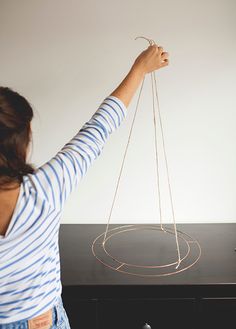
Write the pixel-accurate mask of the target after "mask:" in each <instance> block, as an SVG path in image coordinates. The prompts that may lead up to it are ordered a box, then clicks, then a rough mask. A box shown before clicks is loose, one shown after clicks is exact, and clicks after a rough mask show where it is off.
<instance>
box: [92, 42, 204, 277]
mask: <svg viewBox="0 0 236 329" xmlns="http://www.w3.org/2000/svg"><path fill="white" fill-rule="evenodd" d="M138 38H143V39H146V40H147V41H148V42H149V44H150V45H154V44H156V43H155V41H154V40H152V39H148V38H146V37H136V38H135V40H136V39H138ZM144 81H145V77H144V79H143V82H142V85H141V88H140V92H139V96H138V101H137V105H136V110H135V114H134V118H133V121H132V125H131V129H130V133H129V137H128V142H127V145H126V149H125V153H124V157H123V161H122V165H121V169H120V173H119V177H118V181H117V185H116V190H115V194H114V197H113V202H112V206H111V210H110V214H109V218H108V222H107V226H106V230H105V232H104V234H101V235H99V237H101V236H103V235H104V238H103V242H102V243H101V246H102V248H103V251H104V252H105V254H106V255H107V256H109V257H111V258H112V259H113V260H115V261H117V262H118V263H120V264H121V265H120V266H118V268H116V270H117V271H118V270H119V269H120V268H121V267H122V266H130V267H139V268H146V269H147V268H156V269H160V268H166V267H170V266H173V265H175V269H176V270H177V269H178V268H179V266H180V264H181V262H182V261H183V260H185V259H186V258H187V257H188V256H189V254H190V250H191V247H190V243H191V244H194V243H195V244H196V245H197V246H198V257H197V260H196V261H195V262H193V263H192V265H190V266H187V267H185V268H184V269H180V270H177V271H174V272H169V273H164V274H156V275H151V276H166V275H172V274H176V273H179V272H182V271H183V270H185V269H187V268H189V267H191V266H193V265H194V264H195V263H196V262H197V261H198V260H199V258H200V256H201V247H200V245H199V243H198V242H197V241H196V240H194V239H193V238H192V237H190V236H189V237H190V238H191V241H188V240H186V239H185V238H183V236H180V238H181V239H182V240H183V241H185V242H186V244H187V248H188V251H187V254H186V255H185V256H184V257H182V258H181V255H180V247H179V237H178V233H179V234H182V235H184V234H185V235H186V236H188V235H187V234H186V233H183V232H181V231H178V230H177V227H176V220H175V212H174V205H173V197H172V190H171V183H170V175H169V166H168V161H167V155H166V147H165V141H164V132H163V125H162V119H161V112H160V105H159V99H158V93H157V82H156V76H155V72H152V73H151V81H152V99H153V123H154V130H155V156H156V169H157V177H156V178H157V193H158V203H159V212H160V229H158V228H157V226H155V229H158V230H161V231H163V232H165V233H169V234H174V235H175V242H176V250H177V261H176V262H173V263H169V264H165V265H152V266H144V265H137V264H136V265H135V264H130V263H125V262H120V261H119V260H118V259H116V258H114V257H113V256H112V255H111V254H109V253H108V252H107V250H106V247H105V243H106V241H107V240H108V239H110V238H111V237H112V236H114V235H115V234H118V233H122V232H125V231H126V232H127V231H130V229H126V230H122V231H121V232H116V233H114V234H112V235H110V236H109V237H108V238H107V234H108V232H111V231H112V230H109V229H108V228H109V225H110V219H111V215H112V211H113V208H114V204H115V200H116V195H117V192H118V187H119V183H120V178H121V174H122V171H123V167H124V162H125V158H126V155H127V150H128V146H129V142H130V138H131V135H132V130H133V126H134V122H135V119H136V115H137V109H138V105H139V101H140V96H141V93H142V90H143V85H144ZM154 89H155V93H154ZM155 96H156V102H157V105H158V107H157V109H158V111H157V112H158V118H159V123H160V129H161V137H162V146H163V151H164V158H165V167H166V172H167V180H168V191H169V196H170V202H171V211H172V217H173V226H174V229H173V231H172V230H170V229H166V228H164V226H163V221H162V205H161V193H160V183H159V180H160V179H159V178H160V175H159V159H158V151H157V128H156V113H155ZM131 226H133V225H125V226H120V228H123V227H125V228H127V227H131ZM137 229H143V228H137V227H136V228H133V229H131V230H137ZM151 229H153V226H152V227H151ZM171 231H172V232H171ZM99 237H97V238H96V239H95V240H94V242H93V244H92V252H93V254H94V256H95V257H96V258H97V259H98V260H99V261H100V262H101V263H103V264H104V265H106V266H108V267H111V266H109V265H108V264H107V263H105V262H103V261H102V260H101V259H99V257H97V256H96V253H95V243H96V241H97V239H98V238H99ZM111 268H112V269H114V268H113V267H111ZM119 271H120V272H123V273H127V274H132V275H138V274H134V273H129V272H127V271H121V270H119ZM140 276H143V275H140ZM145 276H147V275H145ZM148 276H149V275H148Z"/></svg>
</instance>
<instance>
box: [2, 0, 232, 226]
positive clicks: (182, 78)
mask: <svg viewBox="0 0 236 329" xmlns="http://www.w3.org/2000/svg"><path fill="white" fill-rule="evenodd" d="M235 12H236V2H235V1H234V0H204V1H203V0H199V1H195V0H178V1H174V0H172V1H171V0H168V1H158V0H150V1H144V0H142V1H141V0H126V1H124V0H119V1H114V0H99V1H95V0H94V1H91V0H80V1H79V0H77V1H76V0H38V1H36V0H34V1H32V0H21V1H13V0H1V1H0V45H1V53H0V58H1V61H0V65H1V70H0V72H1V74H0V79H1V80H0V84H1V85H3V86H9V87H12V88H13V89H15V90H16V91H18V92H20V93H22V94H23V95H24V96H25V97H26V98H28V99H29V101H30V102H31V103H32V104H33V108H34V111H35V118H34V120H33V124H32V127H33V140H34V147H33V152H32V158H31V161H32V162H33V163H34V164H35V165H36V166H39V165H41V164H43V163H44V162H46V161H47V160H48V159H49V158H50V157H52V156H54V155H55V153H56V152H57V151H58V150H59V149H60V148H61V147H62V146H63V145H64V144H65V143H66V142H67V141H69V139H71V138H72V137H73V136H74V134H75V133H76V132H77V131H78V130H79V129H80V127H81V126H82V125H83V124H84V123H85V121H87V120H89V119H90V117H91V116H92V114H93V113H94V112H95V111H96V109H97V107H98V106H99V104H100V103H101V101H102V100H103V99H104V98H105V97H106V96H108V95H109V94H110V93H111V92H112V91H113V90H114V89H115V88H116V86H117V85H118V84H119V83H120V82H121V80H122V79H123V78H124V77H125V75H126V74H127V73H128V70H129V69H130V67H131V65H132V63H133V61H134V59H135V58H136V56H138V54H139V53H140V52H141V51H143V50H144V49H145V48H146V47H147V46H148V44H147V42H146V41H145V40H142V39H140V40H136V41H135V40H134V38H135V37H136V36H139V35H144V36H146V37H149V38H152V39H154V40H155V41H156V42H157V43H158V44H159V45H161V46H163V47H164V50H165V51H168V52H169V54H170V65H169V66H168V67H166V68H164V69H162V70H159V71H157V72H156V74H157V82H158V92H159V100H160V107H161V111H162V116H163V125H164V133H165V137H166V148H167V156H168V159H169V167H170V168H169V169H170V175H171V182H172V189H173V199H174V205H175V210H176V218H177V222H233V221H235V218H236V202H235V195H236V147H235V140H236V129H235V122H236V113H235V111H236V106H235V105H236V100H235V82H236V81H235V80H236V79H235V77H236V64H235V59H236V45H235V36H236V18H235ZM148 81H149V82H148ZM137 96H138V92H137V93H136V95H135V97H134V99H133V100H132V103H131V104H130V106H129V111H128V116H127V117H126V120H125V121H124V122H123V123H122V126H121V127H120V128H119V130H117V131H116V132H115V133H114V134H113V135H112V136H111V137H110V139H109V141H108V142H107V144H106V146H105V148H104V150H103V152H102V154H101V156H100V157H99V159H97V160H96V161H95V162H94V163H93V165H92V166H91V167H90V169H89V171H88V172H87V175H86V176H85V177H84V179H83V180H82V181H81V183H80V186H79V188H78V189H77V190H76V191H74V192H73V193H72V195H71V197H70V199H69V201H68V202H67V204H66V207H65V209H64V212H63V218H62V222H63V223H74V222H76V223H106V222H107V219H108V216H109V210H110V207H111V203H112V198H113V194H114V191H115V184H116V181H117V178H118V174H119V170H120V166H121V161H122V156H123V154H124V150H125V145H126V142H127V138H128V134H129V130H130V126H131V122H132V118H133V114H134V110H135V105H136V101H137ZM151 111H152V108H151V85H150V76H147V84H146V85H145V87H144V92H143V98H142V100H141V107H140V112H139V113H138V117H137V122H136V125H135V127H134V131H133V138H132V140H131V145H130V150H129V153H128V156H127V162H126V164H125V169H124V176H123V178H122V180H121V186H120V190H119V195H118V198H117V203H116V205H115V208H114V212H113V217H112V219H111V223H117V222H120V223H126V222H127V223H132V222H136V223H138V222H140V223H145V222H157V221H158V211H157V197H156V189H155V162H154V135H153V122H152V116H151V113H152V112H151ZM162 160H163V158H162ZM162 169H163V168H162ZM163 174H164V172H163ZM164 179H165V176H163V180H162V190H163V191H164V199H165V205H164V208H165V211H164V215H165V218H166V221H168V220H169V219H171V213H170V204H169V201H168V195H167V190H166V185H165V184H164V183H166V182H165V180H164Z"/></svg>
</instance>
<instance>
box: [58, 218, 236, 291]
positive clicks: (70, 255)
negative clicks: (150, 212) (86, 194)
mask: <svg viewBox="0 0 236 329" xmlns="http://www.w3.org/2000/svg"><path fill="white" fill-rule="evenodd" d="M150 225H151V226H154V224H150ZM119 226H124V224H119V225H118V224H113V225H110V226H109V230H110V229H114V231H113V233H115V232H119V229H118V230H117V228H118V227H119ZM132 227H133V228H134V226H131V227H130V228H132ZM135 227H136V228H138V229H129V227H128V226H127V230H126V231H124V232H123V233H120V234H114V235H113V236H112V237H111V238H109V239H108V240H107V242H106V250H107V252H108V253H109V254H111V255H112V256H113V258H115V259H116V260H115V261H113V262H116V264H113V263H112V266H114V268H117V267H118V266H119V263H117V259H118V260H120V261H121V264H122V263H129V264H135V265H139V266H140V265H144V266H152V265H155V266H156V265H157V264H158V265H163V264H166V263H172V262H173V261H174V262H175V261H176V259H177V250H176V240H175V236H174V234H168V233H164V232H161V231H160V230H156V229H153V230H152V229H150V226H149V227H147V224H145V225H140V224H138V225H137V226H135ZM155 227H156V226H155ZM140 228H142V229H140ZM166 228H167V229H169V228H170V226H168V225H167V226H166ZM177 229H178V231H179V232H185V233H186V234H188V235H190V236H191V237H193V238H194V240H192V239H191V238H190V237H189V239H183V238H182V237H181V234H178V237H179V244H180V253H181V257H184V256H185V255H186V254H187V252H188V244H187V243H186V241H185V240H187V241H189V245H191V242H192V241H195V239H196V240H197V241H198V243H199V245H200V246H201V257H200V259H199V261H198V262H196V263H195V264H194V265H193V266H192V267H190V268H188V269H187V270H184V271H182V272H180V273H177V274H174V275H170V276H161V277H153V276H151V277H150V276H149V277H145V276H144V277H142V276H135V275H129V274H127V273H122V272H118V271H116V270H113V269H112V268H109V267H107V266H105V265H103V264H102V263H100V262H99V261H98V260H97V259H96V258H95V256H94V255H93V253H92V249H91V246H92V244H93V242H94V240H95V239H96V238H97V237H98V236H99V235H101V237H100V238H98V240H97V241H96V244H94V246H95V247H94V250H95V251H96V254H97V255H98V256H99V257H101V259H102V260H103V261H105V262H106V263H108V264H110V265H111V262H110V261H111V258H110V257H109V256H107V255H106V254H104V250H103V249H102V244H101V243H100V244H99V241H100V242H101V241H103V240H102V239H103V237H104V235H102V234H103V233H104V232H105V230H106V225H105V224H61V226H60V232H59V248H60V258H61V276H62V284H63V285H64V286H78V285H80V286H88V285H101V286H103V285H112V286H119V285H129V286H130V285H145V286H146V285H155V286H156V285H224V286H225V285H235V286H236V251H235V248H236V224H178V225H177ZM109 232H110V231H109ZM109 232H108V235H107V237H108V236H109V234H111V233H109ZM111 232H112V231H111ZM169 233H170V232H169ZM185 238H186V235H185ZM192 245H193V247H194V248H195V249H194V248H193V250H191V251H190V252H189V254H188V257H186V259H185V260H183V261H182V263H181V265H180V267H179V268H181V266H182V268H184V266H188V264H191V263H192V262H194V260H196V259H197V256H198V250H197V244H196V243H195V242H194V243H192ZM192 245H191V247H192ZM100 251H101V253H100ZM104 255H105V256H104ZM185 261H186V264H184V262H185ZM187 262H188V263H187ZM125 266H126V265H123V266H121V268H120V269H122V268H123V269H124V270H125V271H127V269H128V271H130V270H132V271H133V269H134V268H135V267H129V266H127V267H125ZM171 268H172V271H173V267H170V269H171ZM135 270H137V272H135V273H139V274H140V273H141V274H142V275H143V274H145V275H146V274H150V273H151V274H160V273H166V272H168V271H169V267H167V268H164V269H161V271H162V270H164V272H160V269H158V270H156V269H151V272H149V269H148V271H147V270H146V269H144V272H142V271H141V272H140V267H138V268H135Z"/></svg>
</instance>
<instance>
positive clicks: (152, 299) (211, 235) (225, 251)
mask: <svg viewBox="0 0 236 329" xmlns="http://www.w3.org/2000/svg"><path fill="white" fill-rule="evenodd" d="M117 226H119V225H110V226H109V228H115V227H117ZM177 227H178V230H181V231H183V232H186V233H187V234H189V235H191V236H193V237H194V238H196V239H197V240H198V242H199V243H200V245H201V248H202V255H201V258H200V260H199V261H198V262H197V263H196V264H195V265H194V266H193V267H191V268H189V269H188V270H186V271H183V272H181V273H178V274H175V275H171V276H165V277H139V276H132V275H128V274H124V273H119V272H117V271H114V270H112V269H110V268H108V267H106V266H104V265H103V264H101V263H100V262H99V261H98V260H97V259H96V258H95V257H94V255H93V254H92V251H91V245H92V243H93V241H94V239H95V238H96V237H97V236H99V235H100V234H102V233H103V232H104V231H105V228H106V225H104V224H61V226H60V234H59V245H60V255H61V271H62V284H63V292H62V298H63V303H64V306H65V309H66V311H67V314H68V317H69V320H70V324H71V328H72V329H80V328H86V329H118V328H119V329H129V328H130V329H142V328H145V329H150V328H151V329H162V328H163V329H169V328H183V329H185V328H188V329H198V328H201V329H205V328H207V329H211V328H212V329H215V328H224V329H231V328H232V329H235V328H236V251H235V250H236V224H181V225H178V226H177ZM150 238H151V235H150V232H148V231H145V230H144V231H143V233H142V239H140V244H141V248H142V250H143V249H145V248H144V246H145V244H143V243H144V242H145V241H149V242H150V243H151V241H150ZM125 239H126V240H125V241H126V242H124V241H123V242H122V239H121V240H120V244H119V245H118V247H117V249H119V250H114V251H115V252H117V255H120V252H122V253H123V257H125V259H129V260H131V259H136V260H137V257H138V256H139V255H137V254H138V253H139V252H140V251H138V250H135V244H134V243H133V242H134V241H132V240H134V239H136V240H137V236H135V235H134V234H133V235H132V234H130V235H129V236H128V235H127V236H126V237H125ZM127 240H128V241H127ZM141 240H142V241H141ZM136 242H137V241H136ZM125 243H127V245H126V244H125ZM114 248H116V244H115V243H114ZM124 251H126V253H125V255H124ZM151 253H153V252H151V251H149V254H151ZM164 253H165V250H164V251H163V254H164Z"/></svg>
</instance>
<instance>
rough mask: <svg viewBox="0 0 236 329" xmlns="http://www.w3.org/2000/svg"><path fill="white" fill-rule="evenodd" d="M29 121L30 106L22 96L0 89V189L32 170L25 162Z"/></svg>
mask: <svg viewBox="0 0 236 329" xmlns="http://www.w3.org/2000/svg"><path fill="white" fill-rule="evenodd" d="M32 118H33V110H32V107H31V105H30V104H29V102H28V101H27V100H26V99H25V98H24V97H23V96H21V95H20V94H18V93H17V92H15V91H13V90H12V89H10V88H8V87H0V190H7V189H9V188H6V186H7V185H9V184H10V185H12V183H18V184H19V183H21V182H22V181H23V176H24V175H26V174H27V173H33V172H34V170H35V168H34V167H33V165H32V164H27V163H26V156H27V147H28V144H29V142H30V140H31V128H30V122H31V120H32ZM14 185H15V184H14ZM4 187H5V188H4Z"/></svg>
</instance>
